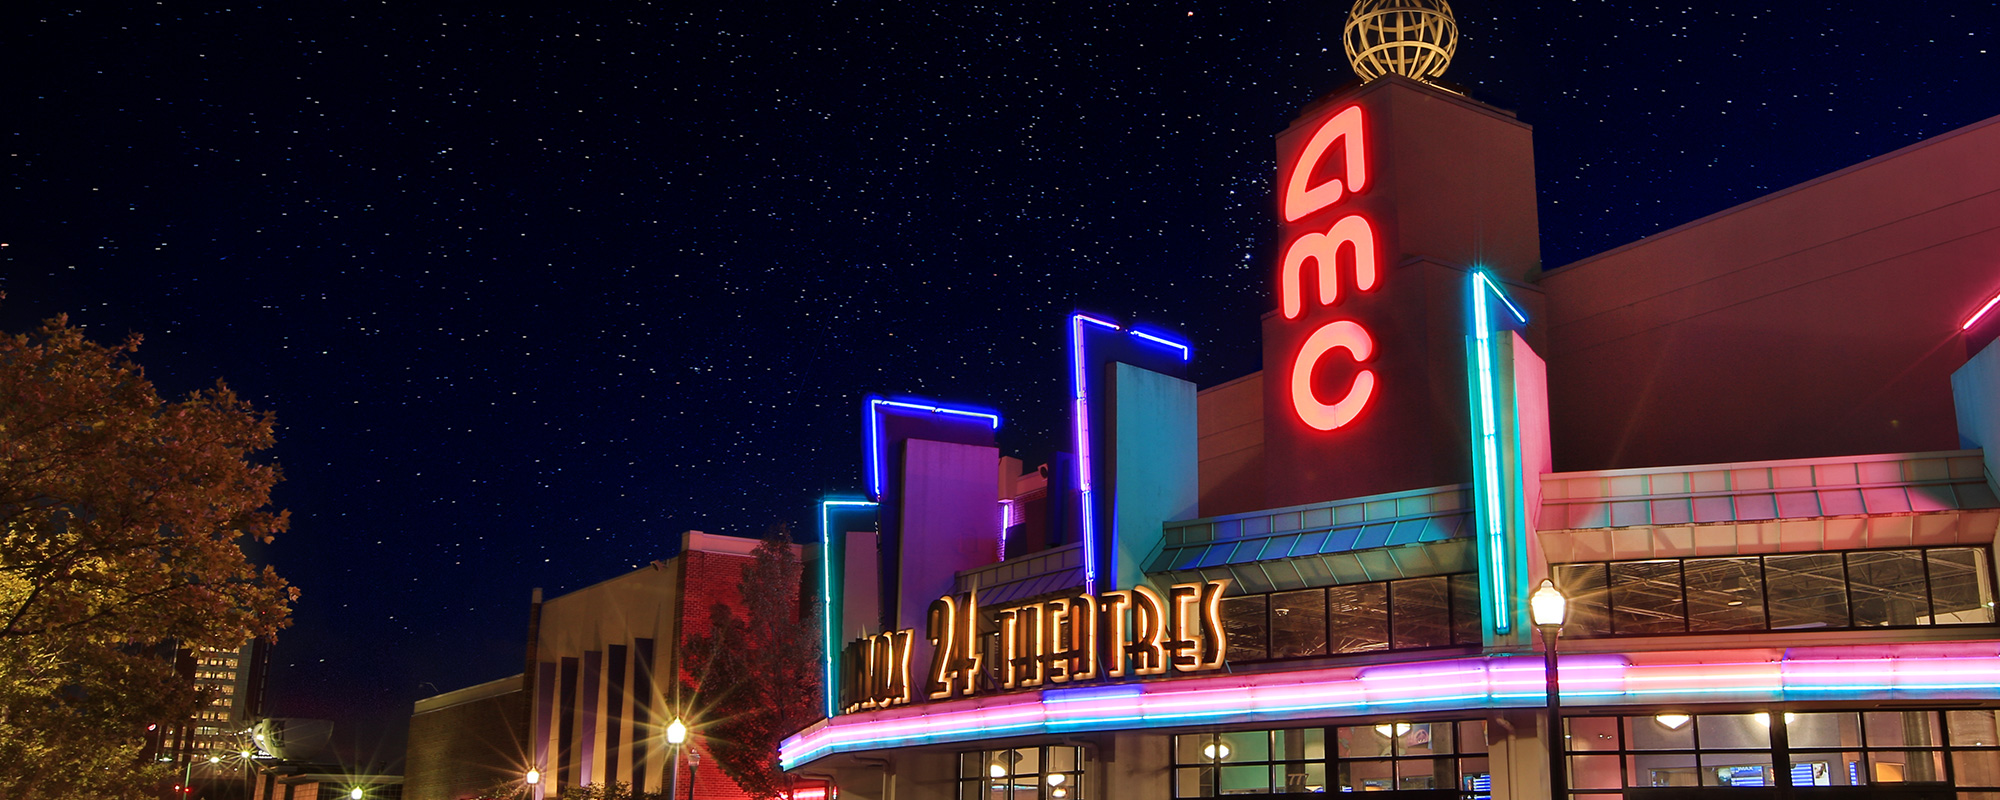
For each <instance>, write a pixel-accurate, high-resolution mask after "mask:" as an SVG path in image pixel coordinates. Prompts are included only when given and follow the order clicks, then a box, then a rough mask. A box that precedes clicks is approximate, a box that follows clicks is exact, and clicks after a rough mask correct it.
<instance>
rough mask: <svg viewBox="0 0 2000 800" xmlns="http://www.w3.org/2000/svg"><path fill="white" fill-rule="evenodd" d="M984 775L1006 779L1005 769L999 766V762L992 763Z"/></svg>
mask: <svg viewBox="0 0 2000 800" xmlns="http://www.w3.org/2000/svg"><path fill="white" fill-rule="evenodd" d="M986 774H988V775H991V776H993V777H995V778H1005V777H1007V768H1006V767H1003V766H1000V762H998V761H996V762H993V766H990V767H987V768H986Z"/></svg>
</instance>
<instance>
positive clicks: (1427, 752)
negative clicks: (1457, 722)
mask: <svg viewBox="0 0 2000 800" xmlns="http://www.w3.org/2000/svg"><path fill="white" fill-rule="evenodd" d="M1451 731H1452V724H1451V723H1449V722H1415V723H1411V722H1398V723H1396V755H1399V756H1444V755H1451V754H1452V752H1453V749H1452V744H1451Z"/></svg>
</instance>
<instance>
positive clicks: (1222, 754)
mask: <svg viewBox="0 0 2000 800" xmlns="http://www.w3.org/2000/svg"><path fill="white" fill-rule="evenodd" d="M1201 757H1202V758H1206V759H1208V760H1210V761H1221V760H1223V759H1225V758H1228V757H1229V745H1226V744H1223V743H1221V742H1215V743H1213V744H1210V745H1208V746H1207V747H1204V748H1202V749H1201Z"/></svg>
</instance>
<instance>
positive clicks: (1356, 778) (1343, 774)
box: [1338, 761, 1396, 792]
mask: <svg viewBox="0 0 2000 800" xmlns="http://www.w3.org/2000/svg"><path fill="white" fill-rule="evenodd" d="M1338 778H1339V784H1340V791H1343V792H1386V791H1391V790H1393V789H1395V788H1396V767H1395V762H1393V761H1342V762H1340V769H1339V775H1338Z"/></svg>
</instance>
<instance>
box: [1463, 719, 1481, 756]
mask: <svg viewBox="0 0 2000 800" xmlns="http://www.w3.org/2000/svg"><path fill="white" fill-rule="evenodd" d="M1458 752H1461V753H1484V752H1486V720H1483V719H1469V720H1464V721H1462V722H1459V723H1458Z"/></svg>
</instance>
